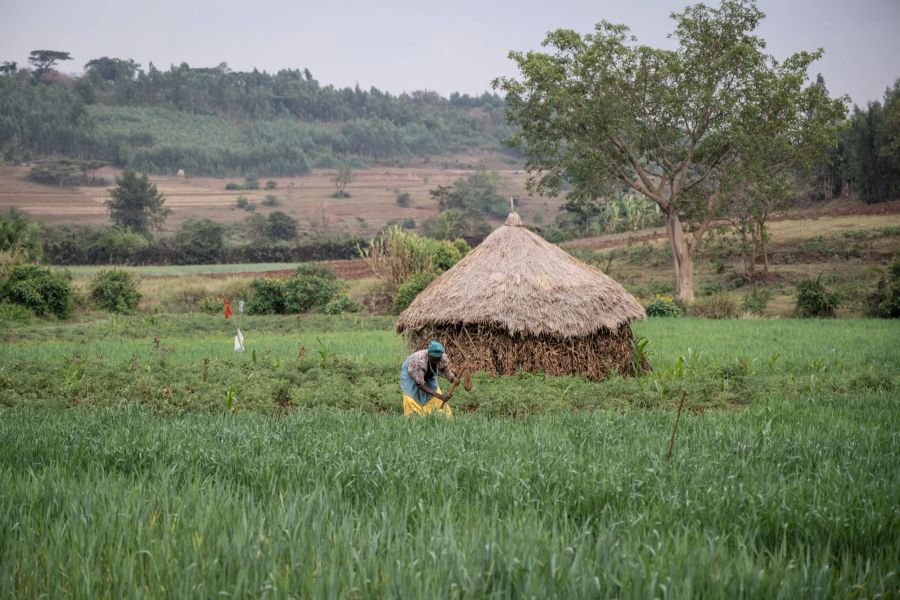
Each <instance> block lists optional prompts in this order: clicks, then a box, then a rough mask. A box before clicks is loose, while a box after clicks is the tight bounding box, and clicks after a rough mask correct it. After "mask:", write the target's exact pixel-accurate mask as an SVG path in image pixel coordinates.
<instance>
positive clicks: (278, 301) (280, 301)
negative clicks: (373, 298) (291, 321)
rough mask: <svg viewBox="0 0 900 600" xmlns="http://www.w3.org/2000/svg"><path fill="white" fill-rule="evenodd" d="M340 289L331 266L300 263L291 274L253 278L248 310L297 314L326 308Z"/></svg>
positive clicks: (252, 311)
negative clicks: (269, 277) (317, 308)
mask: <svg viewBox="0 0 900 600" xmlns="http://www.w3.org/2000/svg"><path fill="white" fill-rule="evenodd" d="M340 289H341V284H340V283H339V282H338V280H337V276H336V275H335V274H334V271H332V270H331V269H329V268H327V267H323V266H321V265H301V266H300V267H298V268H297V271H296V272H295V273H294V274H293V275H291V276H290V277H286V278H283V279H277V278H272V279H266V278H263V279H254V280H253V281H252V282H251V283H250V300H249V302H248V305H247V310H248V311H249V312H250V314H273V313H275V314H294V313H301V312H306V311H308V310H310V309H313V308H316V307H323V308H324V307H325V306H326V305H327V304H328V303H329V302H330V301H331V299H332V298H334V296H335V295H336V294H337V293H338V292H339V291H340Z"/></svg>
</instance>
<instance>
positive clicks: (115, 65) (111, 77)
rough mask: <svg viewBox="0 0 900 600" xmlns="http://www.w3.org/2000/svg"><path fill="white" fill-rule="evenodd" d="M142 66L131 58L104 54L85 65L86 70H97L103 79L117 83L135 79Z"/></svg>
mask: <svg viewBox="0 0 900 600" xmlns="http://www.w3.org/2000/svg"><path fill="white" fill-rule="evenodd" d="M140 66H141V65H139V64H137V63H136V62H134V61H133V60H132V59H130V58H128V59H122V58H109V57H108V56H102V57H100V58H95V59H92V60H89V61H88V62H87V63H86V64H85V65H84V70H85V71H95V72H96V73H97V75H98V76H99V77H100V78H101V79H103V80H105V81H111V82H113V83H115V82H118V81H124V80H132V79H134V76H135V74H136V73H137V70H138V69H139V68H140Z"/></svg>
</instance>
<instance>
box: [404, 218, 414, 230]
mask: <svg viewBox="0 0 900 600" xmlns="http://www.w3.org/2000/svg"><path fill="white" fill-rule="evenodd" d="M400 227H402V228H403V229H415V228H416V220H415V219H413V218H412V217H406V218H405V219H403V220H402V221H400Z"/></svg>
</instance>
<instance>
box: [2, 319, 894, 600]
mask: <svg viewBox="0 0 900 600" xmlns="http://www.w3.org/2000/svg"><path fill="white" fill-rule="evenodd" d="M391 325H392V323H391V320H390V319H389V318H353V317H324V316H313V317H303V318H297V317H253V318H245V319H244V322H243V329H244V331H245V333H246V336H247V338H246V342H247V348H248V350H247V352H244V353H242V354H236V353H234V352H233V350H232V349H231V339H230V336H231V335H233V330H229V328H230V327H232V326H233V323H232V322H231V321H228V322H226V321H224V320H223V319H222V318H221V317H211V316H198V315H160V316H146V315H140V316H132V317H115V318H108V319H100V320H97V319H89V318H85V320H82V321H80V322H71V323H52V322H31V323H26V324H7V326H6V328H5V330H4V332H3V338H2V339H3V342H4V343H3V344H2V345H0V447H2V448H3V452H2V453H0V489H2V490H3V494H2V495H0V594H2V595H3V596H7V597H25V596H38V595H49V596H51V597H59V596H76V597H123V596H126V597H132V596H150V597H158V596H171V597H188V596H200V597H211V596H218V595H222V596H228V597H235V596H253V597H257V596H266V597H287V596H300V597H309V596H316V597H373V596H391V597H406V598H409V597H434V596H440V597H483V596H499V597H509V596H516V597H547V596H557V597H573V596H574V597H618V598H622V597H630V598H647V597H667V598H682V597H692V596H693V597H713V598H715V597H759V598H772V597H784V598H795V597H808V598H823V597H879V596H881V597H891V596H892V595H894V594H896V593H897V590H898V589H900V575H898V569H897V565H898V561H897V557H898V556H900V508H898V504H897V501H896V499H897V498H898V497H900V489H898V487H900V486H898V484H900V458H898V457H900V410H898V409H900V398H898V393H897V391H898V384H900V368H898V366H900V344H897V340H898V339H900V325H898V324H897V323H896V322H890V321H874V320H841V321H834V320H832V321H825V320H809V321H797V320H788V319H784V320H732V321H708V320H702V319H672V320H666V319H650V320H647V321H645V322H641V323H639V324H637V326H636V332H637V334H638V335H642V336H644V337H646V338H647V339H648V340H649V348H650V349H651V350H652V351H653V355H652V356H651V361H652V363H653V367H654V370H653V372H652V373H650V374H648V375H646V376H644V377H640V378H627V379H626V378H621V377H613V378H611V379H609V380H608V381H605V382H602V383H592V382H589V381H586V380H583V379H581V378H578V377H563V378H547V377H544V376H542V375H533V374H524V373H523V374H521V375H518V376H512V377H504V378H489V377H485V376H476V378H475V386H474V388H473V390H472V391H471V392H469V393H464V392H463V393H460V394H458V395H457V396H455V397H454V404H455V406H456V412H457V416H456V418H454V419H452V420H443V419H434V418H425V419H404V418H402V417H401V416H400V404H399V392H398V390H397V384H396V379H397V369H398V365H399V361H400V360H401V359H402V357H403V356H404V354H405V352H406V350H405V348H404V345H403V343H402V341H401V340H400V339H399V338H397V337H396V336H395V335H394V334H393V333H392V330H391ZM301 348H302V350H301ZM204 359H206V360H207V361H208V362H207V364H206V367H205V369H204ZM204 371H205V377H204ZM682 394H686V410H685V412H684V414H683V415H682V420H681V425H680V428H679V435H678V439H677V444H676V447H675V452H674V455H673V458H672V460H671V461H666V460H665V458H664V455H665V452H666V449H667V445H668V442H669V436H670V435H671V431H672V424H673V421H674V417H675V412H674V407H675V406H676V405H677V403H678V401H679V400H680V399H681V397H682Z"/></svg>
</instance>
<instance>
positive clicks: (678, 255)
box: [666, 210, 694, 302]
mask: <svg viewBox="0 0 900 600" xmlns="http://www.w3.org/2000/svg"><path fill="white" fill-rule="evenodd" d="M666 235H668V237H669V245H670V246H671V248H672V261H673V262H674V264H675V294H676V295H677V296H678V298H679V299H681V300H683V301H685V302H693V301H694V258H693V256H691V246H690V244H688V240H687V238H686V237H684V230H683V229H682V228H681V221H680V220H679V219H678V215H677V214H676V213H675V211H674V210H673V211H672V212H670V213H669V214H668V215H667V216H666Z"/></svg>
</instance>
